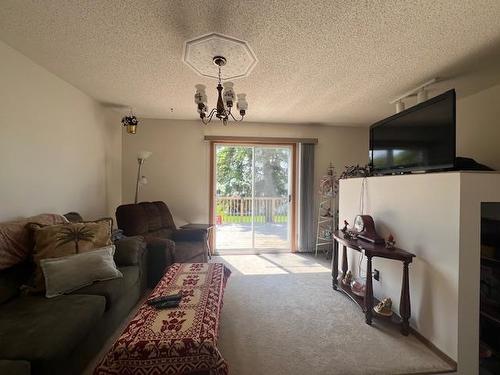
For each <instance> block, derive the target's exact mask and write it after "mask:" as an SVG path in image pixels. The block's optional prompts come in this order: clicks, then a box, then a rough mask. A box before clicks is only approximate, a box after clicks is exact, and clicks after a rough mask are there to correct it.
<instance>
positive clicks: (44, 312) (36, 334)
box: [0, 295, 106, 361]
mask: <svg viewBox="0 0 500 375" xmlns="http://www.w3.org/2000/svg"><path fill="white" fill-rule="evenodd" d="M105 304H106V301H105V299H104V297H101V296H90V295H67V296H61V297H57V298H52V299H47V298H45V297H41V296H22V297H19V298H16V299H14V300H12V301H11V302H9V303H6V304H4V305H2V306H0V342H1V343H2V345H0V358H2V359H24V360H30V361H31V360H46V359H53V358H62V357H66V356H68V355H69V354H70V353H71V352H72V351H73V349H75V347H76V346H77V345H78V344H79V343H80V342H81V341H82V339H83V338H84V337H85V336H86V335H87V334H88V333H89V331H90V330H91V329H92V328H93V327H94V326H95V325H96V323H97V322H98V321H99V319H100V318H101V317H102V315H103V313H104V308H105Z"/></svg>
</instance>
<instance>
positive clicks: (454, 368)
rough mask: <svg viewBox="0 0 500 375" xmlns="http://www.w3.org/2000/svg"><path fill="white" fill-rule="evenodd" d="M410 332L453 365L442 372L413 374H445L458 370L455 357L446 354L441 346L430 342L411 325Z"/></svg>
mask: <svg viewBox="0 0 500 375" xmlns="http://www.w3.org/2000/svg"><path fill="white" fill-rule="evenodd" d="M410 333H411V334H412V335H413V336H415V337H416V338H417V339H418V340H419V341H420V342H421V343H422V344H424V345H425V346H426V347H428V348H429V349H430V350H432V352H434V353H435V354H436V355H437V356H438V357H439V358H441V359H442V360H443V361H445V362H446V363H447V364H448V365H450V366H451V367H452V369H450V370H449V371H441V372H419V373H417V374H412V375H427V374H445V373H450V372H456V371H457V362H455V361H454V360H453V359H451V358H450V357H448V356H447V355H446V354H444V353H443V352H442V351H441V350H439V348H438V347H437V346H436V345H434V344H433V343H432V342H430V341H429V340H428V339H427V338H425V337H424V336H422V334H420V332H418V331H417V330H416V329H415V328H413V327H410Z"/></svg>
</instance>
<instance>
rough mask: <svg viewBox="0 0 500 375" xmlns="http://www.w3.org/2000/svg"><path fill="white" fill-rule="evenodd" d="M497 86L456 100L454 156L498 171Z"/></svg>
mask: <svg viewBox="0 0 500 375" xmlns="http://www.w3.org/2000/svg"><path fill="white" fill-rule="evenodd" d="M499 140H500V85H497V86H494V87H491V88H489V89H487V90H483V91H480V92H478V93H477V94H474V95H470V96H468V97H465V98H463V99H460V100H458V101H457V156H465V157H471V158H474V159H476V161H477V162H479V163H483V164H486V165H488V166H490V167H491V168H493V169H495V170H500V147H498V142H499Z"/></svg>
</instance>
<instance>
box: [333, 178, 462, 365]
mask: <svg viewBox="0 0 500 375" xmlns="http://www.w3.org/2000/svg"><path fill="white" fill-rule="evenodd" d="M361 183H362V179H359V178H356V179H348V180H343V181H341V183H340V201H339V215H340V216H339V220H340V221H343V220H344V219H346V220H347V221H348V222H349V223H351V224H352V223H353V221H354V217H355V216H356V215H358V214H360V211H359V200H360V193H361ZM365 189H366V190H365V196H364V199H365V204H364V207H365V210H364V213H365V214H369V215H371V216H373V218H374V219H375V224H376V229H377V232H378V233H379V234H380V235H381V236H383V237H384V238H387V237H388V235H389V233H392V234H393V235H394V237H395V239H396V243H397V246H398V247H401V248H403V249H406V250H408V251H410V252H412V253H414V254H415V255H416V258H415V259H414V261H413V263H412V265H411V266H410V296H411V304H412V306H411V312H412V316H411V321H410V323H411V325H412V326H413V327H415V328H416V329H417V330H418V331H419V332H420V333H421V334H422V335H424V336H425V337H426V338H427V339H429V340H430V341H431V342H433V343H434V344H435V345H436V346H437V347H438V348H440V349H441V350H442V351H443V352H445V353H446V354H447V355H448V356H450V357H451V358H454V359H456V358H457V340H458V339H457V324H458V312H457V307H458V277H459V272H458V271H459V224H460V173H433V174H417V175H404V176H382V177H370V178H368V179H367V181H366V188H365ZM358 262H359V253H357V252H354V251H350V252H349V263H350V269H352V270H353V273H354V274H356V273H357V266H358ZM373 267H374V268H375V269H378V270H379V271H380V281H374V285H373V288H374V293H375V296H376V297H378V298H379V299H382V298H384V297H390V298H391V299H392V301H393V307H394V310H395V311H399V301H400V290H401V289H400V287H401V280H402V264H401V263H399V262H394V261H390V260H384V259H380V258H375V259H374V261H373ZM362 270H363V275H364V274H366V258H365V259H364V261H363V263H362ZM361 323H362V320H360V324H361Z"/></svg>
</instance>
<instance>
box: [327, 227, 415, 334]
mask: <svg viewBox="0 0 500 375" xmlns="http://www.w3.org/2000/svg"><path fill="white" fill-rule="evenodd" d="M333 238H334V246H333V256H332V279H333V280H332V284H333V289H335V290H338V291H341V292H343V293H344V294H346V295H347V296H349V297H350V298H351V299H352V300H353V301H354V302H355V303H356V304H357V305H358V306H360V307H361V308H362V310H363V312H364V313H365V320H366V324H370V325H371V324H372V318H373V317H374V316H375V317H379V316H378V315H376V314H374V313H373V306H374V304H377V303H379V301H378V300H377V299H375V298H374V297H373V281H372V258H374V257H379V258H385V259H392V260H398V261H400V262H402V263H403V281H402V285H401V300H400V303H399V313H400V315H401V316H398V315H397V314H395V313H394V314H393V316H392V317H391V318H390V319H391V320H392V321H394V322H396V323H399V324H400V325H401V333H402V334H403V335H405V336H408V333H409V329H410V324H409V319H410V316H411V308H410V284H409V277H408V266H409V264H410V263H411V262H412V260H413V258H414V257H415V255H414V254H412V253H409V252H407V251H405V250H402V249H398V248H394V249H388V248H386V247H385V245H384V244H373V243H371V242H367V241H364V240H360V239H353V238H349V239H347V238H344V233H342V232H341V231H339V230H337V231H335V232H334V233H333ZM337 245H342V248H343V251H342V275H340V277H339V267H338V263H339V246H337ZM347 248H350V249H353V250H356V251H359V252H362V251H364V253H365V255H366V258H367V266H366V292H365V298H362V297H359V296H357V295H356V294H354V293H353V292H352V291H351V288H350V286H347V285H344V284H343V283H342V279H343V278H344V277H345V275H346V273H347V270H348V269H349V265H348V261H347ZM380 317H381V318H383V319H389V318H385V317H382V316H380Z"/></svg>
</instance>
